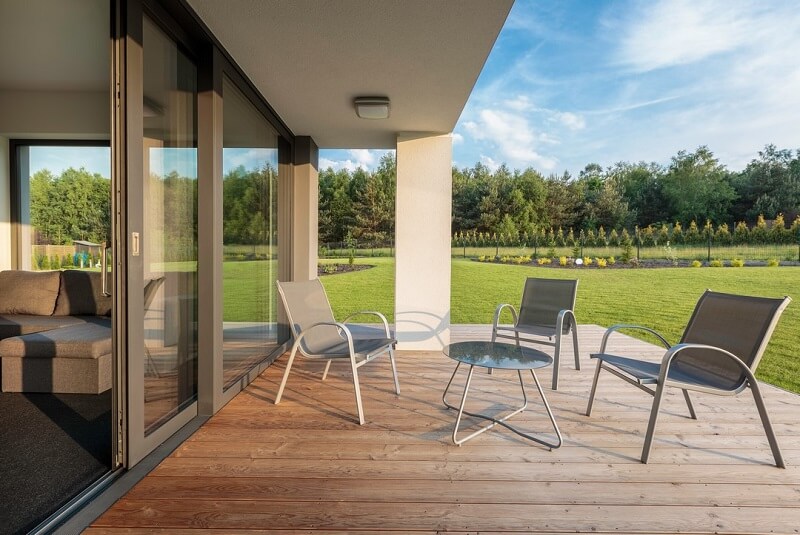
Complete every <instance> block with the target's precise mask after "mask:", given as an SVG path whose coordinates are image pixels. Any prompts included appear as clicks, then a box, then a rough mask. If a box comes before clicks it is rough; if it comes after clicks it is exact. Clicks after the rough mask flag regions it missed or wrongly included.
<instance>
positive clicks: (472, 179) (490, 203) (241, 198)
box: [30, 145, 800, 256]
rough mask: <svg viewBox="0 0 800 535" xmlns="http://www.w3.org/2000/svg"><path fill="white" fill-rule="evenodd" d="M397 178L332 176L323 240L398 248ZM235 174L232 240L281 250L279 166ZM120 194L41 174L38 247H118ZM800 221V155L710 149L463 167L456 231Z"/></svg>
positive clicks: (559, 235)
mask: <svg viewBox="0 0 800 535" xmlns="http://www.w3.org/2000/svg"><path fill="white" fill-rule="evenodd" d="M396 176H397V172H396V164H395V158H394V156H393V155H385V156H384V157H383V158H382V159H381V160H380V163H379V165H378V166H377V168H376V169H375V170H374V171H366V170H364V169H362V168H359V169H356V170H355V171H352V172H350V171H347V170H339V171H335V170H333V169H331V168H328V169H325V170H322V171H321V172H320V177H319V240H320V243H331V242H347V241H353V240H356V241H359V242H362V243H363V242H388V241H389V240H390V239H391V237H392V236H393V234H394V218H395V191H396V189H395V182H396ZM157 178H158V177H157ZM223 178H224V182H223V212H224V213H223V221H224V223H223V236H224V238H223V239H224V242H225V243H226V244H264V243H270V242H271V241H272V240H273V239H274V232H275V219H274V218H275V215H276V213H277V207H276V202H277V201H276V196H275V195H276V191H277V172H276V170H275V169H274V168H272V167H271V166H269V165H267V166H264V167H263V168H260V169H255V170H246V169H244V168H241V167H240V168H236V169H233V170H231V171H229V172H228V173H227V174H226V175H225V176H224V177H223ZM155 182H156V183H158V184H160V185H161V187H162V188H163V192H161V194H162V195H163V196H164V199H165V202H166V204H167V205H175V206H174V210H173V209H172V208H169V206H167V207H166V210H165V213H169V214H183V213H184V212H186V209H185V207H184V208H181V207H180V206H178V205H179V204H181V203H185V202H186V199H187V198H194V199H195V206H196V195H197V193H196V190H197V181H196V180H193V179H189V178H185V177H180V176H177V175H176V174H174V173H172V174H170V175H168V176H166V177H160V178H159V180H157V181H155ZM109 187H110V185H109V181H108V179H106V178H104V177H102V176H101V175H99V174H96V173H95V174H93V173H89V172H88V171H86V170H85V169H83V168H81V169H77V170H76V169H72V168H70V169H67V170H66V171H64V172H63V173H62V174H61V175H59V176H55V175H54V174H53V173H51V172H50V171H48V170H41V171H38V172H36V173H34V174H33V175H32V176H31V180H30V197H31V223H32V225H33V226H34V228H35V230H36V232H37V234H38V237H39V240H38V243H52V244H71V243H72V240H76V239H81V240H87V241H93V242H96V243H99V242H102V241H108V240H109V238H110V236H109V233H110V216H111V209H110V208H111V207H110V194H109V193H110V191H109ZM187 189H188V190H190V191H187ZM798 214H800V151H792V150H787V149H778V148H776V147H775V146H774V145H767V146H766V147H765V148H764V150H762V151H760V152H759V153H758V157H757V158H754V159H753V160H752V161H751V162H750V163H749V164H747V166H746V167H745V169H744V170H742V171H739V172H734V171H730V170H728V169H726V167H725V166H723V165H721V164H720V163H719V161H718V160H717V159H716V158H715V157H714V155H713V153H712V152H711V151H710V150H709V149H708V148H707V147H705V146H701V147H699V148H698V149H697V150H695V151H694V152H686V151H680V152H678V154H677V155H675V156H673V157H672V159H671V161H670V163H669V164H668V165H665V166H662V165H659V164H656V163H644V162H639V163H628V162H619V163H617V164H615V165H613V166H610V167H608V168H605V169H603V168H602V167H601V166H599V165H597V164H589V165H587V166H586V167H585V168H584V169H583V170H582V171H581V172H580V173H579V174H578V176H577V177H573V176H571V175H570V174H569V173H566V172H565V173H562V174H550V175H548V176H544V175H543V174H541V173H540V172H538V171H536V170H534V169H531V168H528V169H525V170H522V171H520V170H513V171H512V170H509V169H508V168H507V167H506V166H500V167H499V168H498V169H496V170H494V171H492V170H490V169H489V168H487V167H486V166H485V165H482V164H480V163H478V164H476V165H474V166H473V167H471V168H463V169H458V168H453V215H452V229H451V230H452V234H453V235H454V236H459V235H460V236H474V238H470V239H471V240H472V241H475V240H477V239H478V237H479V236H482V238H480V239H481V240H483V241H487V240H492V239H493V238H491V237H492V236H496V237H499V236H504V239H506V240H511V239H514V240H521V239H523V238H526V239H528V240H531V239H533V238H534V237H537V236H538V237H539V238H541V239H542V240H543V241H544V242H545V243H547V242H550V241H551V239H552V241H555V242H556V243H559V242H561V241H563V242H564V243H566V242H567V241H569V240H570V238H569V236H570V235H572V236H574V237H575V239H576V240H577V239H580V238H581V236H582V237H583V239H584V240H589V242H591V240H592V239H594V240H605V241H608V240H610V241H611V242H613V241H614V240H615V239H620V237H621V236H622V235H623V232H625V233H627V234H628V235H629V236H635V235H636V236H639V237H640V238H641V239H642V240H644V241H643V242H642V243H643V244H646V243H647V242H648V241H650V242H654V243H661V242H663V240H664V237H665V236H666V237H669V239H671V240H673V241H674V242H682V241H685V240H688V242H689V243H691V242H693V241H694V240H697V239H698V238H697V237H698V236H704V237H708V236H709V233H713V235H714V237H715V238H719V239H728V238H727V236H730V240H732V242H733V240H737V239H744V237H745V235H747V236H748V239H752V240H756V241H759V242H761V241H775V242H780V243H783V242H787V241H793V240H797V236H798V229H797V228H796V225H795V223H796V220H797V216H798ZM178 219H180V220H181V221H180V225H181V226H182V227H185V228H184V229H183V232H184V233H185V234H186V242H187V244H190V243H194V240H196V228H197V212H196V210H195V211H194V213H192V214H189V213H186V214H185V215H183V216H181V217H179V218H178ZM762 227H763V229H762ZM787 227H788V228H787ZM637 229H638V234H637ZM773 229H775V230H773ZM167 230H168V229H164V231H167ZM173 230H175V229H173ZM186 231H188V232H186ZM765 233H766V234H765ZM172 234H175V233H174V232H173V233H172ZM178 234H180V232H178ZM778 234H780V237H778ZM486 236H489V238H486ZM615 236H616V238H615ZM539 238H537V239H539ZM498 239H499V238H498ZM187 255H189V256H191V254H189V253H188V252H187Z"/></svg>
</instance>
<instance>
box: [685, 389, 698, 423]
mask: <svg viewBox="0 0 800 535" xmlns="http://www.w3.org/2000/svg"><path fill="white" fill-rule="evenodd" d="M683 399H685V400H686V406H687V407H689V417H690V418H691V419H692V420H697V413H696V412H694V405H693V404H692V398H690V397H689V391H688V390H684V391H683Z"/></svg>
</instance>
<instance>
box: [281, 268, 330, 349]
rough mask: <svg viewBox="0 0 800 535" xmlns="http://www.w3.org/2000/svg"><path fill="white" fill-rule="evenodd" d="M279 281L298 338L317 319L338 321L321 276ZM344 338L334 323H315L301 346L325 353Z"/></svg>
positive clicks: (282, 297)
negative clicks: (312, 278) (319, 325)
mask: <svg viewBox="0 0 800 535" xmlns="http://www.w3.org/2000/svg"><path fill="white" fill-rule="evenodd" d="M277 284H278V293H279V294H280V296H281V301H283V307H284V308H285V309H286V315H287V317H288V319H289V325H290V326H291V328H292V334H293V335H294V337H295V338H296V337H298V336H299V335H300V333H301V332H302V331H304V330H306V329H308V328H309V327H311V326H312V325H314V324H315V323H320V322H332V321H335V320H334V318H333V311H332V310H331V305H330V302H329V301H328V296H327V294H325V288H323V286H322V283H321V282H320V281H319V279H314V280H310V281H298V282H280V281H278V282H277ZM342 340H343V337H342V336H341V335H340V334H339V329H337V328H336V327H334V326H331V327H327V326H321V327H315V328H314V329H313V330H311V331H309V333H308V334H306V336H304V337H303V340H302V341H301V342H300V350H301V351H302V352H304V353H306V354H313V355H319V354H323V353H325V351H326V349H328V348H330V347H332V346H335V345H337V344H341V342H342Z"/></svg>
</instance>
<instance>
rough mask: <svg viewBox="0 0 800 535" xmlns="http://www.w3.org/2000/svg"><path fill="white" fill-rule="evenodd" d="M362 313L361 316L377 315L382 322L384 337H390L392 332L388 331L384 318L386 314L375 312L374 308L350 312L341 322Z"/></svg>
mask: <svg viewBox="0 0 800 535" xmlns="http://www.w3.org/2000/svg"><path fill="white" fill-rule="evenodd" d="M362 315H363V316H367V315H370V316H378V318H380V320H381V322H382V323H383V330H384V331H385V332H386V338H391V337H392V333H391V332H389V322H388V321H387V320H386V316H384V315H383V314H381V313H380V312H377V311H375V310H360V311H358V312H353V313H352V314H350V315H349V316H347V317H346V318H345V319H344V321H343V323H347V321H348V320H349V319H350V318H353V317H355V316H362Z"/></svg>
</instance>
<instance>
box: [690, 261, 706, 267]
mask: <svg viewBox="0 0 800 535" xmlns="http://www.w3.org/2000/svg"><path fill="white" fill-rule="evenodd" d="M702 266H703V263H702V262H701V261H699V260H692V267H702Z"/></svg>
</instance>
